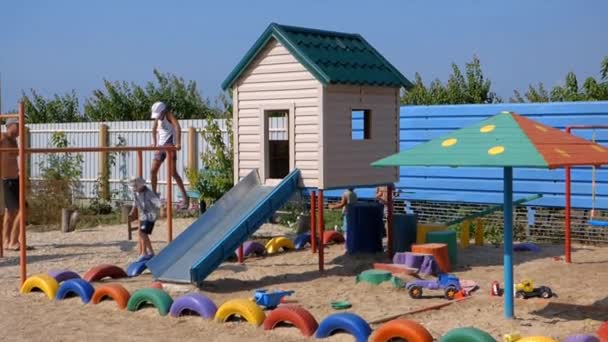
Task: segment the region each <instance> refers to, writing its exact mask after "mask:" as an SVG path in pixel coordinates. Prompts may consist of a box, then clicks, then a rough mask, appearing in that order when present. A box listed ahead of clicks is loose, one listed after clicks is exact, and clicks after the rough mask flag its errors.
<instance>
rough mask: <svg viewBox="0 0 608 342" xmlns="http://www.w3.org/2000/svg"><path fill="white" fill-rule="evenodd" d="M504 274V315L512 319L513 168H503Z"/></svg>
mask: <svg viewBox="0 0 608 342" xmlns="http://www.w3.org/2000/svg"><path fill="white" fill-rule="evenodd" d="M503 192H504V235H505V238H504V240H505V243H504V273H505V274H504V276H505V292H504V296H505V317H506V318H507V319H513V317H514V311H515V310H514V307H513V295H514V294H513V168H512V167H505V168H504V189H503Z"/></svg>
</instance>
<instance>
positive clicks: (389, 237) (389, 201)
mask: <svg viewBox="0 0 608 342" xmlns="http://www.w3.org/2000/svg"><path fill="white" fill-rule="evenodd" d="M393 190H394V188H393V185H392V184H391V185H389V186H388V187H387V192H388V193H387V194H386V210H387V213H386V230H387V232H386V244H387V249H386V250H387V253H388V258H389V259H391V260H393V254H394V253H393V252H394V251H393Z"/></svg>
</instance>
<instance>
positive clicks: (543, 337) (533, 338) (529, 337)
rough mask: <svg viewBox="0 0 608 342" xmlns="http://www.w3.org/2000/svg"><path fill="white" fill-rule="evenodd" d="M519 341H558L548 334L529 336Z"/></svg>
mask: <svg viewBox="0 0 608 342" xmlns="http://www.w3.org/2000/svg"><path fill="white" fill-rule="evenodd" d="M517 341H518V342H557V341H556V340H554V339H552V338H551V337H546V336H528V337H524V338H521V339H519V340H517Z"/></svg>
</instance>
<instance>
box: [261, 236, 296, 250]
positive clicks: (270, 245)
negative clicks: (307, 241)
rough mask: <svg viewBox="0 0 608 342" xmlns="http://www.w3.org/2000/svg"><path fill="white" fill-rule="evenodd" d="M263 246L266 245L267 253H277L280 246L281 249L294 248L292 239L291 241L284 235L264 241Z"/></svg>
mask: <svg viewBox="0 0 608 342" xmlns="http://www.w3.org/2000/svg"><path fill="white" fill-rule="evenodd" d="M265 247H266V253H268V254H275V253H278V252H279V251H280V250H281V248H283V250H286V249H295V246H294V244H293V241H291V240H290V239H288V238H286V237H284V236H281V237H276V238H272V239H270V241H268V242H267V243H266V246H265Z"/></svg>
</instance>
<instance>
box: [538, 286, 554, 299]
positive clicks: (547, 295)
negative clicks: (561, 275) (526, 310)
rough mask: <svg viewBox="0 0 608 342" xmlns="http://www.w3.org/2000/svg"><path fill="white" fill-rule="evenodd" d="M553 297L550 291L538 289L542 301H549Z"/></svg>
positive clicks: (545, 288) (543, 288)
mask: <svg viewBox="0 0 608 342" xmlns="http://www.w3.org/2000/svg"><path fill="white" fill-rule="evenodd" d="M552 295H553V293H551V289H550V288H548V287H542V288H541V289H540V296H541V297H542V298H544V299H549V298H551V296H552Z"/></svg>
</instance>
